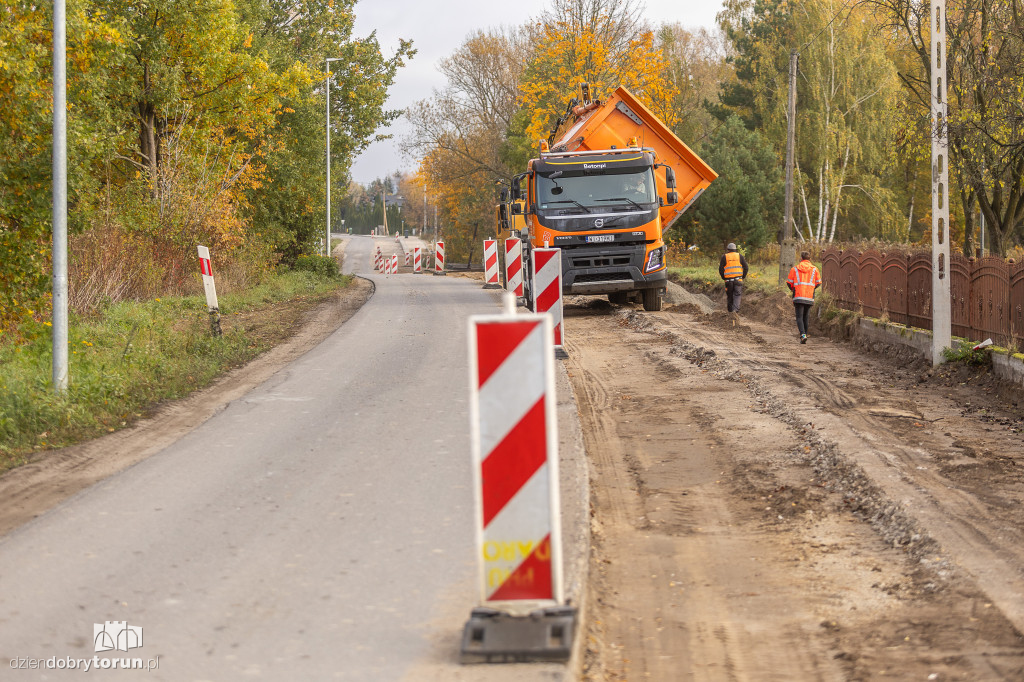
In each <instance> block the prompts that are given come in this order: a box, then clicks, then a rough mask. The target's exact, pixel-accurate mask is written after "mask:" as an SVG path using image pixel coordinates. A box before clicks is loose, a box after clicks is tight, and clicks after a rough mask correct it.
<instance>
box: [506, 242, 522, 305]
mask: <svg viewBox="0 0 1024 682" xmlns="http://www.w3.org/2000/svg"><path fill="white" fill-rule="evenodd" d="M505 291H508V292H509V293H513V294H515V295H516V297H518V298H522V297H523V296H524V295H525V293H524V292H523V242H522V240H520V239H506V240H505Z"/></svg>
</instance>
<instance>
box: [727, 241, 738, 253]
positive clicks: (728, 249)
mask: <svg viewBox="0 0 1024 682" xmlns="http://www.w3.org/2000/svg"><path fill="white" fill-rule="evenodd" d="M725 250H726V251H735V250H736V245H735V244H733V243H732V242H729V243H728V244H726V245H725Z"/></svg>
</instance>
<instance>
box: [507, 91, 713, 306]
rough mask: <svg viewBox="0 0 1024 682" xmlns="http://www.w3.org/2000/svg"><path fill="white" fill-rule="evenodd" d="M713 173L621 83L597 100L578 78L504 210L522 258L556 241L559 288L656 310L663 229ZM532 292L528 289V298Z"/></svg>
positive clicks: (662, 279) (515, 182)
mask: <svg viewBox="0 0 1024 682" xmlns="http://www.w3.org/2000/svg"><path fill="white" fill-rule="evenodd" d="M716 177H718V175H717V173H715V171H713V170H712V169H711V168H710V167H709V166H708V165H707V164H706V163H704V161H702V160H701V159H700V157H698V156H697V155H696V154H695V153H694V152H693V151H692V150H691V149H690V148H689V147H687V146H686V145H685V144H684V143H683V142H682V141H681V140H680V139H679V138H678V137H676V136H675V135H674V134H673V133H672V131H671V130H669V129H668V128H667V127H666V126H665V125H664V124H663V123H662V122H661V121H660V120H658V117H657V116H655V115H654V114H653V113H651V111H650V110H649V109H647V107H645V106H644V105H643V104H641V103H640V101H639V100H637V99H636V98H635V97H634V96H633V95H632V94H630V92H629V91H628V90H626V89H625V88H622V87H620V88H618V89H616V90H615V92H614V93H612V95H611V96H610V97H609V98H608V99H606V100H604V101H603V102H602V101H600V100H591V99H590V96H589V91H588V88H587V86H586V85H583V86H582V88H581V92H580V96H579V97H577V98H574V99H573V101H572V102H570V104H569V107H568V109H567V110H566V114H565V115H564V116H563V117H562V118H561V119H559V122H558V124H556V127H555V130H554V132H552V134H551V137H550V138H548V140H542V141H541V143H540V157H539V158H536V159H533V160H531V161H530V163H529V165H528V169H527V171H526V172H525V173H523V174H521V175H517V176H516V177H515V178H513V181H512V191H511V196H510V197H509V199H510V201H509V202H508V209H507V211H508V214H509V215H513V214H514V215H516V217H518V216H519V215H520V214H522V215H523V216H524V217H525V221H524V229H523V230H522V235H521V236H522V238H523V241H524V244H523V247H524V252H523V255H524V258H527V259H529V257H530V253H531V251H532V249H533V248H537V247H543V246H545V245H547V246H552V247H557V248H560V249H562V292H563V293H564V294H607V295H608V298H609V300H610V301H612V302H613V303H625V302H627V301H629V300H639V301H641V302H642V303H643V306H644V309H645V310H661V305H662V296H663V294H664V292H665V284H666V281H667V279H666V264H665V242H664V239H663V235H664V232H665V231H666V230H667V229H668V228H669V227H670V226H671V224H672V222H673V221H675V220H676V219H677V218H678V217H679V216H680V215H682V213H683V212H684V211H685V210H686V209H687V208H689V206H690V205H691V204H692V203H693V202H694V201H695V200H696V199H697V197H699V196H700V195H701V193H702V192H703V191H704V190H705V189H706V188H707V186H708V185H709V184H711V181H712V180H714V179H715V178H716ZM520 200H521V203H520ZM527 262H529V261H528V260H527ZM532 299H533V296H532V293H531V292H530V291H529V290H527V300H528V305H529V306H530V307H531V308H532V307H533V302H532Z"/></svg>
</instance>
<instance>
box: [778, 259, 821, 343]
mask: <svg viewBox="0 0 1024 682" xmlns="http://www.w3.org/2000/svg"><path fill="white" fill-rule="evenodd" d="M786 285H787V286H788V287H789V289H790V291H792V292H793V308H794V309H795V310H796V329H797V331H798V332H799V333H800V343H807V318H808V317H809V315H810V312H811V306H812V305H814V292H815V291H816V290H817V289H818V287H820V286H821V275H819V274H818V268H816V267H814V264H813V263H811V254H809V253H807V252H806V251H803V252H801V254H800V262H799V263H797V264H796V265H794V266H793V268H792V269H791V270H790V271H789V279H787V280H786Z"/></svg>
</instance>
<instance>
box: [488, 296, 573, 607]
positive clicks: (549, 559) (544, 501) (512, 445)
mask: <svg viewBox="0 0 1024 682" xmlns="http://www.w3.org/2000/svg"><path fill="white" fill-rule="evenodd" d="M552 334H553V328H552V324H551V318H550V317H549V316H547V315H538V314H524V315H479V316H473V317H471V318H470V320H469V345H470V382H471V383H470V392H471V398H470V415H471V417H472V421H471V426H472V432H473V433H472V448H473V462H474V466H473V478H474V483H475V492H476V501H477V557H478V559H479V563H480V575H479V579H480V592H481V600H482V602H483V604H484V605H486V606H489V607H491V608H497V609H500V610H504V611H507V612H509V613H511V614H512V615H523V614H526V613H530V612H531V611H534V610H535V609H538V608H545V607H548V606H552V605H559V604H562V602H563V599H562V556H561V549H562V543H561V533H560V530H561V525H562V524H561V521H560V518H559V509H560V507H559V495H558V428H557V423H556V413H555V383H554V381H555V379H554V358H553V356H552V353H551V344H552V342H553V340H552Z"/></svg>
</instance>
